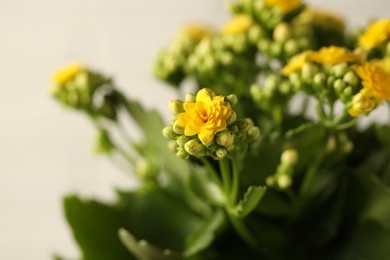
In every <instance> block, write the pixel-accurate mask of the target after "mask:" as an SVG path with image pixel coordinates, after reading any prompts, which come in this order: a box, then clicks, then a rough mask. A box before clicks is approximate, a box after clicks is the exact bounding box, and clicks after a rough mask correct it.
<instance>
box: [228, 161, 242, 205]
mask: <svg viewBox="0 0 390 260" xmlns="http://www.w3.org/2000/svg"><path fill="white" fill-rule="evenodd" d="M232 168H233V180H232V184H231V191H230V198H229V201H230V205H232V206H233V205H234V204H235V203H236V200H237V196H238V190H239V187H240V175H239V174H240V173H239V171H238V165H237V161H236V160H235V159H232Z"/></svg>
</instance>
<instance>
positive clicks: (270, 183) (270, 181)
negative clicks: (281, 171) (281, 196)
mask: <svg viewBox="0 0 390 260" xmlns="http://www.w3.org/2000/svg"><path fill="white" fill-rule="evenodd" d="M265 183H266V184H267V185H268V186H269V187H273V186H274V185H275V177H274V176H268V177H267V178H266V179H265Z"/></svg>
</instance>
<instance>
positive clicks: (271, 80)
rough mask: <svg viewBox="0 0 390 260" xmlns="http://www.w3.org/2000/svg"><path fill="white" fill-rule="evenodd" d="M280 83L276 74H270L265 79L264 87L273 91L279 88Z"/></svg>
mask: <svg viewBox="0 0 390 260" xmlns="http://www.w3.org/2000/svg"><path fill="white" fill-rule="evenodd" d="M278 83H279V82H278V79H277V78H276V77H275V76H274V75H270V76H268V77H267V79H266V80H265V83H264V87H265V88H266V89H269V90H270V91H273V90H275V89H277V88H278Z"/></svg>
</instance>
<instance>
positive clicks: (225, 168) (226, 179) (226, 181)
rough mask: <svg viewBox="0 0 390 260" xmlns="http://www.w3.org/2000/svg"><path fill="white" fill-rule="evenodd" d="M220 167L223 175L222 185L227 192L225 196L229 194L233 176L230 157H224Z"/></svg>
mask: <svg viewBox="0 0 390 260" xmlns="http://www.w3.org/2000/svg"><path fill="white" fill-rule="evenodd" d="M219 168H220V170H221V175H222V187H223V190H224V193H225V196H226V197H228V196H229V192H230V188H231V176H230V166H229V161H228V159H222V160H220V161H219Z"/></svg>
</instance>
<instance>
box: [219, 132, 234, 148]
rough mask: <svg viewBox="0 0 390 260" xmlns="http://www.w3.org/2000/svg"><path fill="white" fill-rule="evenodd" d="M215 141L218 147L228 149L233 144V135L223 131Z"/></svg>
mask: <svg viewBox="0 0 390 260" xmlns="http://www.w3.org/2000/svg"><path fill="white" fill-rule="evenodd" d="M216 141H217V144H219V145H222V146H225V147H229V146H231V145H232V144H233V143H234V135H233V134H231V133H230V132H229V131H227V130H224V131H222V132H220V133H219V134H218V136H217V140H216Z"/></svg>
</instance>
